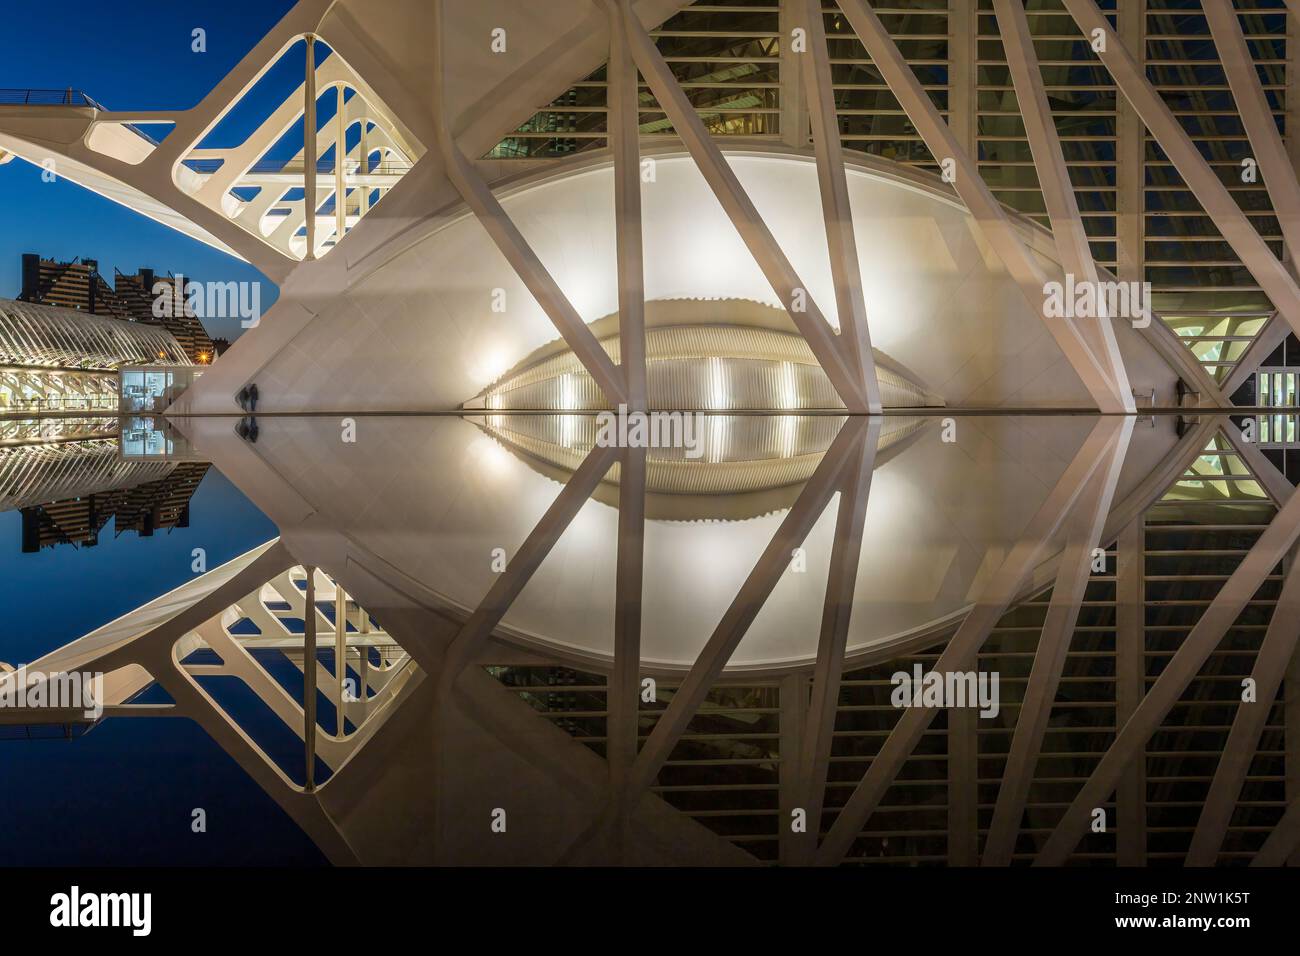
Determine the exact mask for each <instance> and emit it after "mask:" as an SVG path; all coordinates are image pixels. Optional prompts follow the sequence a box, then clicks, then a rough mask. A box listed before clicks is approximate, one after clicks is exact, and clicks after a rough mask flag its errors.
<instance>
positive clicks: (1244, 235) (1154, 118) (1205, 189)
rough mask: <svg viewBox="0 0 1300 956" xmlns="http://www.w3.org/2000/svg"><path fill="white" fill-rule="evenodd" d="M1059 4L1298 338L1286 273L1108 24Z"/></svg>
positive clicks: (1299, 324) (1296, 307)
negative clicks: (1093, 44)
mask: <svg viewBox="0 0 1300 956" xmlns="http://www.w3.org/2000/svg"><path fill="white" fill-rule="evenodd" d="M1062 2H1063V3H1064V4H1065V8H1066V9H1067V10H1068V11H1069V12H1070V15H1071V16H1072V17H1074V21H1075V22H1076V23H1077V24H1078V25H1079V29H1080V30H1082V31H1083V33H1084V35H1085V36H1093V35H1095V31H1098V30H1100V31H1101V33H1100V36H1101V37H1102V38H1103V40H1104V46H1105V48H1104V49H1103V50H1102V51H1100V52H1099V53H1098V54H1097V55H1098V56H1099V57H1100V58H1101V62H1102V63H1103V64H1104V65H1105V67H1106V69H1107V70H1108V71H1110V75H1111V77H1112V79H1114V80H1115V85H1116V86H1117V87H1119V89H1120V91H1121V92H1122V93H1123V94H1124V96H1125V98H1126V99H1128V101H1129V102H1130V103H1131V104H1132V105H1133V108H1134V109H1135V110H1136V111H1137V114H1138V116H1140V117H1141V118H1142V122H1143V123H1144V124H1146V127H1147V129H1148V130H1149V131H1150V132H1151V135H1152V136H1153V137H1154V138H1155V140H1156V142H1157V143H1159V144H1160V148H1161V149H1162V150H1164V152H1165V155H1166V156H1168V157H1169V161H1170V162H1171V163H1173V164H1174V168H1175V169H1176V170H1178V174H1179V175H1180V176H1182V177H1183V181H1184V182H1185V183H1186V184H1187V188H1188V189H1190V190H1191V191H1192V194H1193V195H1194V196H1195V197H1196V200H1197V202H1199V203H1200V204H1201V207H1202V208H1203V209H1204V210H1205V214H1206V215H1207V216H1209V217H1210V219H1211V220H1213V222H1214V225H1215V227H1216V228H1218V230H1219V232H1220V233H1222V234H1223V238H1224V241H1226V242H1227V243H1228V245H1229V246H1231V247H1232V251H1233V252H1234V253H1236V255H1237V256H1238V257H1239V258H1240V259H1241V263H1242V265H1244V266H1245V267H1246V269H1247V270H1248V271H1249V272H1250V274H1251V275H1252V276H1254V278H1255V281H1256V282H1258V283H1259V285H1260V288H1261V289H1263V290H1264V294H1265V295H1267V296H1268V298H1269V300H1270V301H1271V302H1272V303H1273V307H1274V308H1276V309H1277V310H1278V312H1279V313H1280V314H1281V315H1282V316H1283V317H1284V318H1285V319H1286V321H1287V324H1288V325H1290V327H1291V328H1292V329H1294V330H1296V331H1297V332H1300V288H1297V286H1296V283H1295V280H1294V279H1293V278H1292V277H1291V274H1290V273H1289V272H1287V270H1286V267H1285V266H1283V265H1282V263H1281V262H1280V261H1279V260H1278V258H1277V256H1275V255H1273V251H1272V250H1271V249H1269V247H1268V244H1267V243H1266V242H1264V240H1263V239H1262V238H1261V237H1260V235H1259V232H1258V231H1257V230H1256V229H1255V227H1254V226H1253V225H1251V222H1250V220H1249V219H1247V218H1246V214H1245V213H1243V212H1242V211H1241V208H1240V207H1239V206H1238V205H1237V203H1236V200H1234V199H1233V198H1232V195H1231V194H1230V193H1229V192H1228V190H1227V187H1225V186H1224V185H1223V183H1222V182H1221V181H1220V180H1219V177H1218V176H1217V175H1215V173H1214V171H1213V170H1212V169H1210V166H1209V164H1208V163H1207V162H1206V161H1205V158H1204V157H1203V156H1201V154H1200V152H1198V151H1197V149H1196V146H1195V145H1193V143H1192V140H1191V137H1190V136H1188V135H1187V132H1186V131H1185V130H1184V129H1183V127H1182V124H1180V123H1179V122H1178V120H1177V119H1176V118H1175V117H1174V114H1173V113H1172V112H1171V111H1170V109H1169V107H1168V106H1167V105H1166V104H1165V101H1164V100H1163V99H1161V97H1160V94H1159V93H1158V92H1156V90H1155V88H1154V87H1153V86H1152V85H1151V84H1150V82H1148V80H1147V78H1146V74H1145V72H1144V71H1143V70H1142V68H1141V67H1140V66H1139V65H1138V64H1137V62H1136V61H1135V60H1134V59H1133V57H1132V55H1131V54H1130V53H1129V52H1128V50H1127V49H1126V48H1125V47H1124V44H1123V43H1122V42H1121V41H1120V38H1119V37H1118V36H1116V34H1115V31H1114V30H1113V29H1111V26H1110V22H1109V21H1108V20H1107V19H1106V17H1105V16H1103V15H1102V12H1101V11H1100V10H1099V9H1097V4H1096V3H1094V2H1093V0H1062ZM1270 122H1271V120H1270Z"/></svg>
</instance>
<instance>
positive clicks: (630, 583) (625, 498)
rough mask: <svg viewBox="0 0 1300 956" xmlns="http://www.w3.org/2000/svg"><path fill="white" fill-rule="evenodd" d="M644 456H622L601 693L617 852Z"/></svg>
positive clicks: (629, 745) (629, 747) (631, 753)
mask: <svg viewBox="0 0 1300 956" xmlns="http://www.w3.org/2000/svg"><path fill="white" fill-rule="evenodd" d="M645 475H646V450H645V449H644V448H627V449H624V450H623V453H622V459H621V468H620V470H619V487H618V558H617V561H618V565H617V568H616V570H615V584H614V590H615V609H614V667H613V670H612V672H611V674H610V677H609V684H608V686H607V687H606V700H605V707H606V710H607V711H608V714H609V717H608V732H607V735H606V738H607V739H606V744H605V757H606V760H607V761H608V763H609V776H610V790H611V792H612V797H613V805H614V810H615V817H616V820H615V826H616V827H617V838H618V840H619V844H620V846H621V845H622V838H623V836H624V835H625V827H626V824H627V819H628V814H629V812H630V811H631V806H630V805H629V801H628V800H627V799H626V797H627V781H628V774H629V771H630V770H631V768H632V764H633V762H634V761H635V760H636V748H637V741H638V736H639V734H640V709H641V594H642V585H643V579H644V560H645Z"/></svg>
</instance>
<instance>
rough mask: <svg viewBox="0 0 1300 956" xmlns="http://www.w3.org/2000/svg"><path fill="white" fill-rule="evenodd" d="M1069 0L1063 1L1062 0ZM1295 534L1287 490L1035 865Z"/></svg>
mask: <svg viewBox="0 0 1300 956" xmlns="http://www.w3.org/2000/svg"><path fill="white" fill-rule="evenodd" d="M1067 2H1069V0H1067ZM1297 538H1300V495H1292V497H1291V500H1290V501H1288V502H1287V503H1286V505H1285V507H1283V508H1282V510H1281V511H1279V512H1278V513H1277V516H1276V517H1275V518H1274V519H1273V521H1272V523H1271V524H1269V526H1268V527H1267V528H1265V529H1264V532H1263V534H1261V535H1260V536H1259V540H1257V541H1256V542H1255V546H1254V547H1253V548H1251V549H1250V551H1249V553H1247V555H1246V557H1245V558H1244V559H1242V562H1241V564H1239V565H1238V566H1237V570H1236V571H1234V572H1233V573H1232V575H1231V576H1230V577H1229V578H1228V580H1227V581H1226V582H1224V584H1223V587H1222V588H1221V589H1220V590H1219V593H1218V594H1217V595H1215V597H1214V600H1213V601H1212V602H1210V606H1209V607H1207V608H1206V609H1205V611H1204V613H1202V614H1201V617H1200V620H1198V621H1197V622H1196V625H1195V626H1194V627H1193V628H1192V630H1191V632H1190V633H1189V634H1188V635H1187V638H1186V639H1185V640H1184V641H1183V643H1182V644H1181V645H1180V646H1179V648H1178V650H1177V651H1176V652H1175V653H1174V656H1173V657H1172V658H1170V660H1169V663H1168V664H1166V665H1165V669H1164V670H1163V671H1161V673H1160V677H1159V678H1158V679H1157V680H1156V682H1155V684H1154V685H1153V686H1152V687H1151V689H1150V690H1149V691H1148V692H1147V695H1146V696H1145V697H1144V698H1142V703H1140V704H1139V705H1138V707H1137V710H1135V711H1134V712H1133V716H1132V717H1130V718H1129V719H1128V721H1126V722H1125V724H1124V726H1123V727H1121V728H1120V730H1119V733H1118V734H1117V735H1116V736H1115V740H1114V742H1113V743H1112V744H1111V745H1110V748H1109V749H1108V750H1107V751H1106V753H1105V754H1104V755H1103V756H1102V758H1101V760H1100V761H1099V762H1098V763H1097V766H1096V767H1095V768H1094V769H1093V771H1092V775H1091V776H1090V777H1089V778H1088V780H1087V782H1086V783H1084V785H1083V787H1082V788H1081V789H1080V790H1079V793H1078V794H1077V795H1076V796H1075V798H1074V802H1073V803H1071V804H1070V806H1069V809H1067V810H1066V811H1065V815H1064V816H1063V817H1062V818H1061V821H1060V823H1059V824H1058V825H1057V827H1056V830H1055V831H1054V832H1053V833H1052V835H1051V837H1050V838H1048V840H1047V843H1046V844H1044V846H1043V849H1042V851H1041V852H1040V853H1039V855H1038V858H1037V859H1036V860H1035V861H1034V865H1035V866H1059V865H1060V864H1062V863H1064V862H1065V860H1066V858H1067V857H1068V856H1069V855H1070V853H1071V852H1072V851H1073V850H1074V847H1075V845H1076V844H1077V843H1078V842H1079V838H1080V837H1081V836H1083V833H1084V831H1085V830H1086V829H1087V828H1088V824H1089V822H1090V821H1091V820H1092V810H1093V808H1094V807H1098V806H1100V805H1101V804H1102V803H1103V802H1105V800H1106V798H1107V797H1108V796H1110V794H1111V793H1112V792H1113V791H1114V789H1115V785H1116V783H1117V782H1118V781H1119V779H1120V776H1121V775H1122V774H1123V772H1124V770H1125V768H1126V767H1128V765H1129V764H1130V763H1132V762H1133V760H1135V759H1137V758H1138V756H1140V755H1141V754H1142V753H1143V752H1144V751H1145V749H1146V745H1147V741H1148V740H1150V739H1151V735H1152V734H1153V733H1155V732H1156V730H1157V729H1158V728H1159V727H1160V724H1161V723H1162V722H1163V721H1164V719H1165V717H1166V716H1167V715H1168V714H1169V711H1170V710H1171V709H1172V708H1173V706H1174V704H1176V703H1177V702H1178V699H1179V698H1180V697H1181V696H1182V695H1183V692H1184V691H1185V690H1186V689H1187V685H1188V684H1190V683H1191V682H1192V681H1193V680H1194V679H1195V678H1196V675H1197V674H1198V673H1199V672H1200V670H1201V667H1202V666H1203V665H1204V664H1205V661H1206V659H1207V658H1208V657H1209V656H1210V655H1211V654H1212V653H1213V652H1214V649H1215V648H1216V647H1217V646H1218V645H1219V642H1220V641H1221V640H1222V639H1223V635H1224V634H1225V633H1227V631H1228V629H1229V628H1230V627H1232V625H1233V622H1235V621H1236V620H1237V616H1238V615H1239V614H1240V613H1241V611H1242V608H1244V607H1245V606H1246V604H1247V602H1249V601H1250V599H1251V598H1252V597H1254V595H1255V592H1256V591H1257V590H1259V586H1260V584H1261V583H1262V582H1263V580H1264V578H1266V577H1267V576H1268V575H1269V574H1271V573H1272V571H1273V569H1274V568H1275V567H1277V565H1278V562H1280V561H1281V560H1282V558H1283V557H1284V556H1285V555H1286V553H1287V551H1289V550H1290V549H1291V546H1292V545H1293V544H1295V542H1296V539H1297Z"/></svg>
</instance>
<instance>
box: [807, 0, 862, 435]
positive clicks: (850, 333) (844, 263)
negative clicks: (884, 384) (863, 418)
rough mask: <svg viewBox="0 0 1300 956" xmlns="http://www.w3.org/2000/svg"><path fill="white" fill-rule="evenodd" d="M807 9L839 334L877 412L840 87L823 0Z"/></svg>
mask: <svg viewBox="0 0 1300 956" xmlns="http://www.w3.org/2000/svg"><path fill="white" fill-rule="evenodd" d="M804 13H805V17H806V23H807V24H808V26H807V30H808V49H807V52H805V53H802V54H799V58H800V60H801V61H802V63H803V80H804V87H805V89H806V90H807V94H808V111H809V114H810V115H811V117H812V129H813V148H814V149H815V151H816V153H817V182H818V185H819V186H820V187H821V196H822V218H823V219H825V221H826V247H827V250H828V251H829V252H830V260H831V276H832V278H833V279H834V282H835V307H836V311H837V312H838V314H839V322H840V336H839V338H840V342H841V344H842V346H843V348H844V350H845V351H846V352H847V353H848V356H849V360H850V362H851V363H852V364H853V365H854V367H855V368H856V369H857V372H858V375H859V380H860V382H861V385H862V390H863V392H864V393H865V394H866V397H867V407H868V409H869V410H870V411H871V413H872V414H879V413H880V382H879V381H878V380H877V378H876V359H875V356H874V355H873V354H872V351H871V332H870V328H869V326H868V324H867V302H866V298H865V296H864V295H863V292H862V267H861V265H860V263H859V260H858V243H857V237H856V236H855V235H854V232H853V210H852V207H851V206H850V204H849V182H848V177H847V176H846V175H845V172H844V149H843V146H842V145H841V143H840V125H839V117H838V116H837V114H836V112H835V91H834V89H833V88H832V85H831V62H830V54H829V51H828V48H827V45H826V25H825V23H824V22H823V20H822V4H821V0H804Z"/></svg>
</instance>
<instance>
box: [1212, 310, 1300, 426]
mask: <svg viewBox="0 0 1300 956" xmlns="http://www.w3.org/2000/svg"><path fill="white" fill-rule="evenodd" d="M1290 334H1291V326H1290V325H1288V324H1287V322H1286V320H1285V319H1284V318H1282V317H1281V316H1280V315H1278V313H1276V312H1274V313H1273V314H1272V315H1270V316H1269V317H1268V319H1266V320H1265V322H1264V325H1263V326H1262V327H1261V328H1260V330H1259V331H1258V332H1256V333H1255V340H1254V341H1253V342H1251V343H1250V345H1248V346H1246V351H1244V352H1242V353H1241V358H1240V359H1238V360H1237V364H1236V365H1234V366H1233V367H1232V371H1230V372H1229V373H1228V377H1227V378H1225V379H1224V380H1223V385H1222V387H1221V389H1220V391H1222V393H1223V396H1224V398H1226V399H1231V398H1232V396H1233V395H1234V394H1236V392H1237V389H1239V388H1241V386H1243V385H1245V384H1246V379H1248V378H1250V377H1251V376H1252V375H1254V374H1255V372H1256V371H1257V370H1258V369H1259V367H1260V366H1261V365H1263V364H1264V362H1265V361H1266V360H1267V359H1268V357H1269V356H1270V355H1272V354H1273V350H1274V349H1275V348H1277V347H1278V346H1279V345H1281V344H1282V342H1283V341H1284V340H1285V339H1286V337H1287V336H1288V335H1290ZM1255 394H1256V396H1258V394H1259V393H1258V392H1256V393H1255ZM1225 404H1226V403H1225ZM1247 404H1249V405H1254V404H1256V401H1255V399H1254V397H1252V400H1251V401H1250V402H1248V403H1247Z"/></svg>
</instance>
